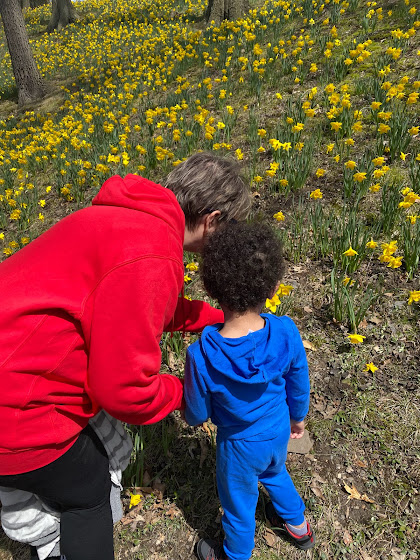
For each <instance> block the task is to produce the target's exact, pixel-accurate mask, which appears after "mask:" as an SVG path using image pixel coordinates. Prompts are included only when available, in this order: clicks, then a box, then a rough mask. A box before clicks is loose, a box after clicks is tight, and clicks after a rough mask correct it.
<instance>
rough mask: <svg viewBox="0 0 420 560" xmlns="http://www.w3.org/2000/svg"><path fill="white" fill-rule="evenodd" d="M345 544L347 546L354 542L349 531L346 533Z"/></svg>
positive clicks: (344, 536)
mask: <svg viewBox="0 0 420 560" xmlns="http://www.w3.org/2000/svg"><path fill="white" fill-rule="evenodd" d="M343 542H344V544H345V545H347V546H348V545H349V544H351V543H352V542H353V537H352V536H351V535H350V533H349V532H348V531H347V529H346V530H345V531H344V535H343Z"/></svg>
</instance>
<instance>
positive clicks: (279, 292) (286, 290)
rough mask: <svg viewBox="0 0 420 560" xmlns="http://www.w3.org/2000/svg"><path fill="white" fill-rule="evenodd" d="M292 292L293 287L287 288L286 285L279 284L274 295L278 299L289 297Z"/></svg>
mask: <svg viewBox="0 0 420 560" xmlns="http://www.w3.org/2000/svg"><path fill="white" fill-rule="evenodd" d="M292 290H293V286H289V285H286V284H280V286H279V287H278V289H277V292H276V294H277V295H278V296H279V298H280V297H284V296H288V295H290V292H291V291H292Z"/></svg>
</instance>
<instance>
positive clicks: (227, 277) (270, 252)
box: [201, 223, 284, 313]
mask: <svg viewBox="0 0 420 560" xmlns="http://www.w3.org/2000/svg"><path fill="white" fill-rule="evenodd" d="M283 273H284V261H283V256H282V250H281V244H280V242H279V240H278V239H277V238H276V236H275V234H274V232H273V230H272V229H271V228H270V227H268V226H267V225H264V224H260V223H256V224H246V223H242V224H231V223H230V224H227V225H226V226H223V227H221V228H220V229H218V230H217V231H216V232H215V233H213V234H212V235H210V236H209V238H208V240H207V242H206V244H205V246H204V251H203V265H202V267H201V276H202V279H203V282H204V287H205V288H206V290H207V292H208V294H209V295H210V296H211V297H212V298H214V299H216V300H217V301H218V302H219V303H220V304H223V305H225V306H226V307H227V308H228V309H230V310H231V311H237V312H238V313H244V312H245V311H247V310H248V309H253V308H256V307H258V306H260V305H261V306H262V305H263V303H264V302H265V300H266V298H269V297H272V295H273V291H274V289H275V287H276V285H277V283H278V282H279V280H280V279H281V278H282V276H283Z"/></svg>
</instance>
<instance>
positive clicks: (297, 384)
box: [284, 319, 310, 422]
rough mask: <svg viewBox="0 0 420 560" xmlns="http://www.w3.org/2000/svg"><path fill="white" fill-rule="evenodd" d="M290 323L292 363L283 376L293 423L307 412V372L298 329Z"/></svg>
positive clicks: (306, 363) (298, 420) (304, 353)
mask: <svg viewBox="0 0 420 560" xmlns="http://www.w3.org/2000/svg"><path fill="white" fill-rule="evenodd" d="M289 321H290V331H289V333H290V339H291V340H290V344H291V351H292V356H293V358H292V361H291V364H290V368H289V371H288V372H287V373H286V374H285V376H284V379H285V381H286V394H287V404H288V406H289V411H290V418H291V419H292V420H294V421H295V422H301V421H302V420H303V419H304V418H305V416H306V415H307V414H308V410H309V391H310V385H309V370H308V361H307V359H306V352H305V348H304V346H303V343H302V339H301V336H300V333H299V331H298V328H297V327H296V325H295V324H294V322H293V321H292V320H291V319H289Z"/></svg>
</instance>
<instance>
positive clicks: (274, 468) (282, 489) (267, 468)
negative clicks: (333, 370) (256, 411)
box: [216, 426, 305, 560]
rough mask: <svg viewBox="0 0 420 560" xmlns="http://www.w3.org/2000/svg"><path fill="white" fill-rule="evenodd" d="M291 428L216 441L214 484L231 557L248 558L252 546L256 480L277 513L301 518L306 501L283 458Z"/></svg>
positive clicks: (295, 520) (288, 518)
mask: <svg viewBox="0 0 420 560" xmlns="http://www.w3.org/2000/svg"><path fill="white" fill-rule="evenodd" d="M285 428H286V426H285ZM289 436H290V428H289V427H288V426H287V429H282V428H281V433H280V435H277V436H276V437H274V438H273V439H269V440H265V441H261V437H264V436H261V435H258V436H254V437H252V438H249V439H246V440H223V439H220V441H218V442H217V471H216V473H217V488H218V491H219V498H220V502H221V504H222V507H223V510H224V514H223V517H222V524H223V529H224V531H225V541H224V543H223V546H224V549H225V552H226V554H227V556H228V557H229V558H230V559H231V560H248V559H249V558H250V557H251V554H252V550H253V548H254V535H255V509H256V507H257V501H258V481H260V482H261V483H262V484H263V485H264V486H265V488H266V490H267V492H268V493H269V495H270V498H271V500H272V502H273V505H274V508H275V510H276V511H277V513H278V514H279V515H280V516H281V517H283V519H284V520H285V521H287V522H288V523H291V524H292V525H300V524H301V523H303V521H304V519H305V518H304V515H303V512H304V511H305V505H304V503H303V501H302V498H301V497H300V496H299V494H298V492H297V490H296V488H295V486H294V484H293V482H292V479H291V478H290V475H289V473H288V472H287V470H286V466H285V462H286V457H287V444H288V441H289Z"/></svg>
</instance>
